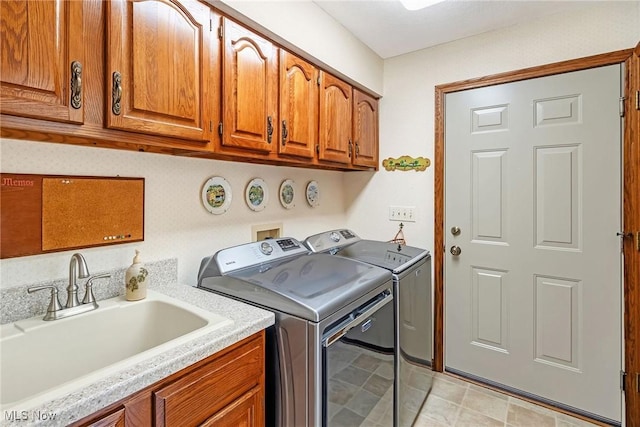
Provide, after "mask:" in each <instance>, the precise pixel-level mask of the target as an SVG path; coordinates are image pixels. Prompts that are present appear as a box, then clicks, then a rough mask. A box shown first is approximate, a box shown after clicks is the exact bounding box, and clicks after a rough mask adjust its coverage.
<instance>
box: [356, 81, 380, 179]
mask: <svg viewBox="0 0 640 427" xmlns="http://www.w3.org/2000/svg"><path fill="white" fill-rule="evenodd" d="M353 144H354V154H353V164H354V165H356V166H365V167H372V168H377V167H378V100H377V99H376V98H374V97H372V96H369V95H367V94H366V93H363V92H361V91H359V90H358V89H353Z"/></svg>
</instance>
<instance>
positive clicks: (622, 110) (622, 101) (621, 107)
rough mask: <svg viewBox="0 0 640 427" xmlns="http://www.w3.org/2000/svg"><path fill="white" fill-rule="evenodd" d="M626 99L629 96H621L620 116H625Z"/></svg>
mask: <svg viewBox="0 0 640 427" xmlns="http://www.w3.org/2000/svg"><path fill="white" fill-rule="evenodd" d="M625 99H627V98H625V97H624V96H621V97H620V117H624V101H625Z"/></svg>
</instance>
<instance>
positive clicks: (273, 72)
mask: <svg viewBox="0 0 640 427" xmlns="http://www.w3.org/2000/svg"><path fill="white" fill-rule="evenodd" d="M223 26H224V55H223V61H224V63H223V68H222V70H223V71H222V74H223V87H222V92H223V109H224V122H223V125H224V127H223V137H222V145H223V146H224V147H232V148H240V149H246V150H251V151H255V152H259V153H260V152H261V153H262V154H268V153H270V152H272V151H273V147H274V145H275V144H277V142H278V131H277V129H278V128H279V126H278V125H277V124H278V115H277V113H278V48H277V47H276V46H275V45H273V44H272V43H271V42H270V41H269V40H267V39H264V38H262V37H260V36H258V35H257V34H255V33H254V32H252V31H251V30H249V29H247V28H245V27H243V26H241V25H239V24H237V23H235V22H233V21H231V20H229V19H227V18H224V20H223ZM274 132H275V133H274Z"/></svg>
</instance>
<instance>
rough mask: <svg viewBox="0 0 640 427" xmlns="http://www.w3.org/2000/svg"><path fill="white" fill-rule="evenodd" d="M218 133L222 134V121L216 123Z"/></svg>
mask: <svg viewBox="0 0 640 427" xmlns="http://www.w3.org/2000/svg"><path fill="white" fill-rule="evenodd" d="M218 135H220V136H222V122H220V123H218Z"/></svg>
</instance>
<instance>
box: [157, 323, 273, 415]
mask: <svg viewBox="0 0 640 427" xmlns="http://www.w3.org/2000/svg"><path fill="white" fill-rule="evenodd" d="M249 390H257V391H258V393H259V395H260V399H263V398H264V335H259V336H256V337H255V339H252V340H250V341H248V342H246V343H245V344H243V345H241V346H240V347H238V348H236V349H234V350H233V351H230V352H229V353H227V354H225V355H223V356H221V357H219V358H217V359H215V360H213V361H211V362H210V363H208V364H206V365H204V366H202V367H201V368H199V369H198V370H196V371H193V372H191V373H190V374H188V375H185V376H184V377H182V378H180V379H179V380H177V381H175V382H173V383H172V384H169V385H167V386H166V387H163V388H161V389H160V390H158V391H156V392H154V393H153V401H154V407H155V411H154V416H155V423H154V425H156V426H158V427H161V426H176V425H199V424H200V423H202V422H205V421H206V420H210V419H211V418H212V417H214V416H215V415H216V414H217V413H220V412H222V411H224V410H225V408H226V407H228V406H229V405H233V404H234V402H237V401H238V400H240V399H242V397H243V396H245V395H246V393H247V391H249ZM260 416H261V417H264V415H260Z"/></svg>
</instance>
